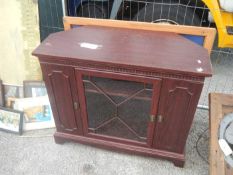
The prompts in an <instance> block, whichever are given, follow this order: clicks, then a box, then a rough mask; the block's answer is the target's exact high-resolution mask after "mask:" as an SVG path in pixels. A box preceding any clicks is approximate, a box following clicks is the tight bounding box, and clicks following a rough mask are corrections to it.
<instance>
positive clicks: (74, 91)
mask: <svg viewBox="0 0 233 175" xmlns="http://www.w3.org/2000/svg"><path fill="white" fill-rule="evenodd" d="M33 55H35V56H37V57H38V58H39V61H40V64H41V69H42V72H43V78H44V80H45V83H46V87H47V90H48V94H49V99H50V103H51V106H52V110H53V115H54V119H55V123H56V128H57V131H56V133H55V134H54V138H55V141H56V143H63V142H65V141H77V142H80V143H84V144H89V145H94V146H98V147H102V148H107V149H112V150H120V151H124V152H128V153H135V154H140V155H146V156H153V157H159V158H165V159H167V160H171V161H173V162H174V164H175V165H176V166H181V167H182V166H183V165H184V160H185V159H184V150H185V143H186V139H187V136H188V133H189V129H190V127H191V124H192V120H193V117H194V113H195V110H196V107H197V104H198V100H199V97H200V94H201V91H202V87H203V82H204V79H205V77H207V76H211V73H212V68H211V64H210V59H209V56H208V52H207V50H205V49H204V48H202V47H200V46H198V45H196V44H194V43H192V42H191V41H189V40H187V39H185V38H183V37H182V36H179V35H176V34H173V33H165V32H151V31H143V30H130V29H119V28H107V27H106V28H105V27H92V26H82V27H79V28H77V29H72V30H70V31H65V32H58V33H56V34H52V35H50V36H49V37H48V38H47V39H46V40H45V41H44V42H43V43H42V44H41V45H40V46H39V47H38V48H37V49H36V50H35V51H34V52H33Z"/></svg>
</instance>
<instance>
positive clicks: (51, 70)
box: [41, 64, 82, 134]
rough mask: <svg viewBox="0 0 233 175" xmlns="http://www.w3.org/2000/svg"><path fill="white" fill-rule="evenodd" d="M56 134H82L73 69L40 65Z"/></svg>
mask: <svg viewBox="0 0 233 175" xmlns="http://www.w3.org/2000/svg"><path fill="white" fill-rule="evenodd" d="M41 68H42V71H43V77H44V80H45V83H46V87H47V91H48V94H49V99H50V103H51V106H52V109H53V114H54V116H55V123H56V128H57V131H58V132H65V133H70V134H82V122H81V116H80V105H79V101H78V93H77V87H76V81H75V74H74V69H72V68H70V67H67V66H57V65H48V64H41Z"/></svg>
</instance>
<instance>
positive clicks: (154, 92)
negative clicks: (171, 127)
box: [75, 68, 162, 147]
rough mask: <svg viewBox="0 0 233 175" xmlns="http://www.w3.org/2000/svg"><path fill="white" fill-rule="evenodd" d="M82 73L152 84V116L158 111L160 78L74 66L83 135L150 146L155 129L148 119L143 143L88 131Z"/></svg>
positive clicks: (152, 122) (153, 123) (153, 122)
mask: <svg viewBox="0 0 233 175" xmlns="http://www.w3.org/2000/svg"><path fill="white" fill-rule="evenodd" d="M83 75H88V76H95V77H101V78H110V79H116V80H126V81H133V82H141V83H150V84H152V85H153V90H152V97H151V99H152V101H151V109H150V115H154V116H156V115H157V112H158V103H159V96H160V88H161V85H162V80H161V79H160V78H153V77H144V76H138V75H130V74H123V73H113V72H108V71H100V70H90V69H84V68H75V76H76V83H77V87H78V94H79V102H80V110H81V118H82V124H83V134H84V136H87V137H91V138H96V139H102V140H107V141H115V142H121V143H123V144H132V145H138V146H144V147H152V144H153V136H154V131H155V121H149V120H148V125H147V126H148V127H147V139H146V142H145V143H143V142H140V141H134V140H130V139H124V138H118V137H114V136H107V135H100V134H95V133H90V132H89V131H88V114H87V107H86V97H85V89H84V84H83V79H82V76H83ZM148 118H149V116H148Z"/></svg>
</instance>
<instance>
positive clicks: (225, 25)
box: [202, 0, 233, 48]
mask: <svg viewBox="0 0 233 175" xmlns="http://www.w3.org/2000/svg"><path fill="white" fill-rule="evenodd" d="M202 1H203V2H204V3H205V4H206V5H207V7H208V8H209V10H210V12H211V14H212V16H213V18H214V21H215V24H216V26H217V29H218V46H219V47H230V48H233V30H232V29H233V13H232V12H231V10H232V6H233V0H228V1H226V0H225V1H226V2H224V1H221V0H219V2H218V1H217V0H202ZM227 2H228V3H227ZM221 3H223V4H222V6H220V5H221ZM224 5H225V7H224ZM224 8H225V9H226V8H230V9H229V10H228V12H227V11H226V10H225V9H224Z"/></svg>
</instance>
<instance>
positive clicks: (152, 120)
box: [150, 114, 155, 122]
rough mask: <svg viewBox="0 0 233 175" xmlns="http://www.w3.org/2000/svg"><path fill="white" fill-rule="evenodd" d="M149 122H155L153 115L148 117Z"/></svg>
mask: <svg viewBox="0 0 233 175" xmlns="http://www.w3.org/2000/svg"><path fill="white" fill-rule="evenodd" d="M150 122H155V115H152V114H151V115H150Z"/></svg>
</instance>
